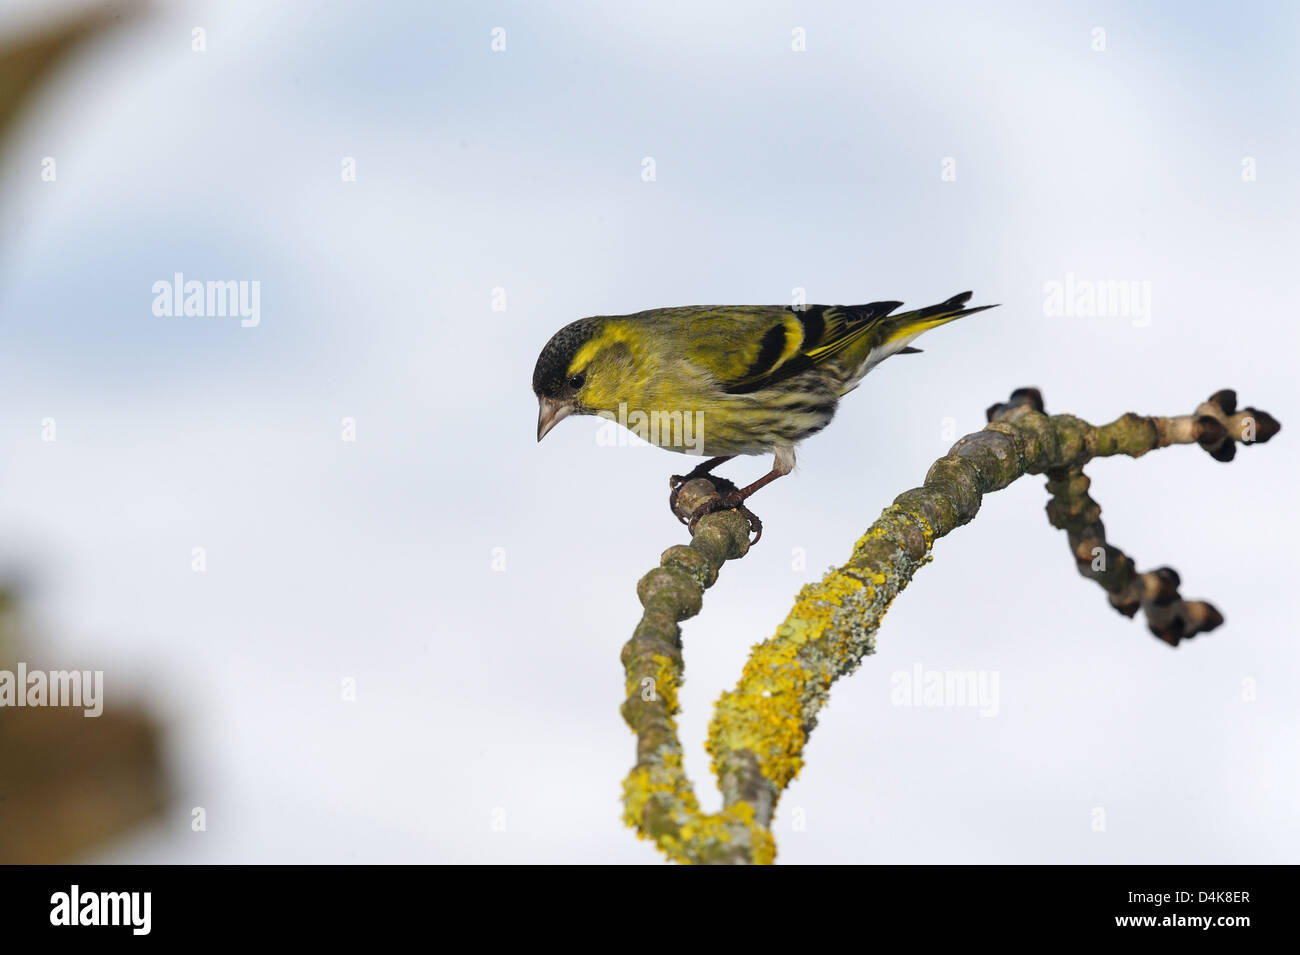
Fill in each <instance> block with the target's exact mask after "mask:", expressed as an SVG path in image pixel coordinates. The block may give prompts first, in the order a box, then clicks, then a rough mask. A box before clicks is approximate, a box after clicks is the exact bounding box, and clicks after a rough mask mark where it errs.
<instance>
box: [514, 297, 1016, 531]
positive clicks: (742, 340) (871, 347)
mask: <svg viewBox="0 0 1300 955" xmlns="http://www.w3.org/2000/svg"><path fill="white" fill-rule="evenodd" d="M970 297H971V293H970V292H963V293H961V294H960V295H954V296H953V297H952V298H950V299H948V300H947V301H946V302H942V303H940V304H938V305H932V306H930V307H929V308H922V309H917V310H916V311H911V312H903V313H901V314H899V315H893V314H891V313H893V312H894V310H895V309H897V308H898V307H899V306H900V305H902V304H903V303H902V302H872V303H871V304H869V305H805V306H780V305H734V306H727V305H707V306H689V307H686V308H656V309H651V310H650V311H648V312H637V313H636V314H635V315H597V316H594V317H592V318H583V319H579V320H578V321H576V322H573V323H571V324H569V325H566V326H565V327H564V328H562V329H560V330H559V331H558V332H556V333H555V335H554V336H553V337H552V338H551V340H550V341H549V342H547V343H546V347H545V348H543V349H542V353H541V355H540V356H538V358H537V367H536V368H535V369H534V370H533V392H534V393H535V394H536V395H537V400H538V404H539V409H538V415H537V440H538V441H540V440H542V438H544V437H546V435H547V433H548V432H549V431H550V430H551V429H552V428H554V427H555V426H556V425H557V424H559V422H560V421H562V420H563V419H564V418H567V417H568V416H569V415H571V414H598V415H601V416H602V417H604V418H607V419H610V420H614V421H618V422H620V423H623V424H624V425H625V426H626V425H627V423H628V422H629V420H630V419H631V418H632V417H633V416H636V420H637V421H638V422H641V423H649V425H650V427H648V428H644V427H639V428H636V429H633V430H635V431H636V432H637V433H638V435H639V436H640V437H642V438H645V439H646V440H648V441H649V442H650V443H652V444H656V445H658V446H659V447H662V448H668V449H669V450H673V451H680V452H683V453H692V454H703V455H708V456H709V460H707V461H705V462H703V463H702V464H700V465H699V466H698V467H696V468H695V469H694V470H693V471H691V472H690V473H689V474H686V475H674V476H673V477H672V478H671V479H670V485H671V487H672V489H673V490H672V498H671V503H672V504H673V505H674V510H675V506H676V502H677V494H678V492H679V491H680V490H681V488H682V486H683V485H684V484H685V482H686V481H688V480H690V479H692V478H697V477H703V476H704V475H707V474H709V473H710V472H711V471H712V470H713V469H714V468H716V467H717V466H718V465H720V464H722V463H723V462H725V461H728V460H730V459H731V458H733V457H735V456H736V455H738V454H765V453H767V454H772V455H773V456H774V460H773V463H772V470H771V471H769V472H768V473H767V474H765V475H763V477H761V478H759V479H758V480H757V481H755V482H754V483H753V484H750V485H748V486H747V487H743V488H739V489H737V488H735V487H734V485H731V484H730V482H724V486H727V487H730V488H731V490H729V491H727V492H726V493H723V494H718V495H716V496H714V497H712V498H710V499H709V500H708V501H706V502H705V503H704V504H701V505H700V506H699V507H698V508H696V509H695V511H694V512H693V513H692V514H691V515H690V517H689V522H690V524H691V526H692V527H694V525H695V522H696V521H698V520H699V519H700V518H701V517H703V516H704V515H705V514H707V513H710V512H712V511H716V510H721V509H725V508H740V509H742V511H743V512H744V513H745V514H746V516H747V517H748V518H749V520H750V523H751V525H752V527H753V530H754V531H755V534H756V536H755V538H754V540H755V542H757V540H758V536H761V534H762V523H761V522H760V521H759V520H758V518H757V517H756V516H755V515H754V514H753V513H752V512H750V511H749V510H748V509H747V508H745V507H744V505H745V501H746V500H747V499H748V498H749V497H750V495H752V494H753V493H754V492H755V491H757V490H759V489H760V488H762V487H764V486H766V485H767V484H770V483H771V482H772V481H775V480H776V479H777V478H779V477H781V476H782V475H784V474H789V473H790V471H791V470H792V469H793V468H794V462H795V455H794V449H795V445H797V444H798V443H799V442H800V441H802V440H803V439H804V438H807V437H809V436H810V435H814V434H816V433H817V432H818V431H820V430H822V428H824V427H826V425H827V424H829V423H830V420H831V418H832V417H834V415H835V409H836V408H837V407H838V406H839V402H840V399H841V398H842V397H844V396H845V395H847V394H848V393H849V392H850V391H852V390H853V389H854V388H856V387H857V386H858V383H859V382H860V381H861V380H862V378H863V376H864V375H866V374H867V372H869V371H870V370H871V369H872V368H874V367H875V366H876V365H878V364H879V363H880V362H882V361H884V360H885V359H886V358H888V357H889V356H891V355H897V354H907V353H909V352H917V351H920V349H918V348H911V347H909V344H910V342H911V341H912V340H913V339H915V338H916V337H917V336H918V335H920V334H921V333H922V332H925V331H928V330H929V329H931V328H934V327H936V326H938V325H944V324H946V323H948V322H951V321H953V320H954V319H957V318H961V317H962V316H963V315H973V314H975V313H976V312H981V311H983V310H984V309H986V308H993V307H994V306H992V305H983V306H980V307H978V308H966V307H965V305H966V302H967V301H969V300H970ZM637 412H639V413H640V414H639V415H636V413H637ZM688 438H689V440H688Z"/></svg>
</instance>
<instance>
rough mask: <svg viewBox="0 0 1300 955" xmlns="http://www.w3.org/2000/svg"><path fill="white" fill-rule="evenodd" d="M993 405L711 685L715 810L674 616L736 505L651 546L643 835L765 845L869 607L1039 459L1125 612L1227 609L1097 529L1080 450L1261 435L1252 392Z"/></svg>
mask: <svg viewBox="0 0 1300 955" xmlns="http://www.w3.org/2000/svg"><path fill="white" fill-rule="evenodd" d="M988 417H989V422H990V423H989V424H988V426H987V427H985V428H984V430H982V431H978V432H975V433H974V434H969V435H967V436H966V437H964V438H962V439H961V440H959V441H958V442H957V443H956V444H955V445H953V447H952V450H950V451H949V452H948V454H947V455H945V456H944V457H942V458H940V459H939V460H938V461H936V462H935V463H934V465H933V466H932V467H931V468H930V471H929V473H928V474H927V475H926V478H925V483H924V484H923V485H922V486H921V487H918V488H913V489H912V490H910V491H905V492H904V493H902V494H900V495H899V496H898V497H897V498H896V499H895V500H894V503H893V504H891V505H890V506H889V507H887V508H885V510H884V512H883V513H882V514H881V515H880V518H879V519H878V520H877V521H876V522H875V523H874V524H872V525H871V527H870V528H868V530H867V532H866V534H864V535H863V536H862V538H861V539H860V540H859V541H858V542H857V544H855V545H854V548H853V553H852V555H851V556H850V557H849V559H848V561H847V562H846V563H845V564H844V565H843V566H841V567H839V568H837V569H835V570H832V571H830V572H828V573H827V574H826V575H825V576H824V577H823V578H822V579H821V580H820V581H819V582H817V583H815V584H808V585H807V586H805V587H804V588H803V589H802V590H801V591H800V592H799V595H798V597H797V599H796V601H795V605H794V608H793V609H792V610H791V611H790V614H789V616H788V617H787V618H786V620H785V622H784V623H783V624H781V626H780V627H779V628H778V629H777V632H776V635H775V636H773V637H771V638H770V639H768V640H767V641H766V642H764V643H762V644H759V645H758V646H756V647H755V648H754V650H753V652H752V654H751V656H750V658H749V660H748V662H747V663H746V665H745V668H744V672H743V674H742V676H741V678H740V682H739V683H738V684H737V686H736V688H735V689H734V690H732V691H730V692H729V693H724V694H723V696H722V698H721V699H719V700H718V703H717V705H716V707H715V709H714V714H713V719H712V721H711V723H710V727H709V741H708V745H707V748H708V751H709V752H710V753H711V754H712V756H713V771H714V774H715V775H716V776H717V779H718V785H719V787H720V788H721V790H722V800H723V808H722V811H721V812H718V813H704V812H701V810H700V807H699V803H698V801H697V800H696V798H695V792H694V789H693V788H692V786H691V783H690V781H689V780H688V779H687V778H686V774H685V772H684V770H683V768H682V747H681V742H680V740H679V739H678V737H677V724H676V721H675V720H674V716H675V715H676V713H677V690H678V688H679V686H680V685H681V681H682V670H683V665H682V644H681V629H680V627H679V626H678V624H679V623H680V622H681V621H682V620H685V619H686V618H688V617H692V616H694V615H695V614H697V613H699V611H700V607H701V605H702V602H703V595H704V591H705V590H707V589H708V588H709V587H710V586H712V585H713V583H714V581H715V580H717V577H718V573H719V571H720V570H721V568H722V565H723V564H724V563H725V562H726V561H728V560H733V559H736V558H739V557H743V556H744V555H745V554H746V553H747V552H748V550H749V527H748V522H747V521H746V520H745V519H744V518H743V517H742V516H741V515H740V514H739V513H738V512H736V511H721V512H718V513H714V514H710V515H708V516H707V517H705V518H703V519H702V520H701V521H700V522H699V523H698V524H697V525H696V528H695V531H694V533H693V535H692V539H691V543H690V544H689V545H677V546H674V547H670V548H668V550H666V551H664V553H663V555H662V557H661V559H660V565H659V567H657V568H655V569H654V570H652V571H650V573H648V574H646V575H645V576H644V577H643V578H642V579H641V581H640V582H639V583H638V584H637V594H638V596H639V597H640V598H641V603H642V605H643V606H644V608H645V613H644V614H643V616H642V618H641V622H640V623H639V624H638V625H637V628H636V630H635V631H634V633H633V635H632V639H631V640H629V641H628V643H627V644H626V645H625V646H624V647H623V656H622V658H623V665H624V667H625V670H626V674H627V694H628V696H627V700H626V701H625V702H624V703H623V707H622V712H623V717H624V719H625V720H626V721H627V723H628V725H629V726H630V727H631V728H632V729H633V731H634V732H635V733H636V734H637V763H636V766H635V768H633V770H632V772H631V773H629V774H628V777H627V779H626V780H625V781H624V783H623V804H624V819H625V821H626V822H627V823H628V825H629V826H631V827H633V828H634V829H636V831H637V835H638V836H640V837H643V838H648V839H652V840H654V842H655V843H656V844H657V845H658V846H659V848H660V849H661V850H662V851H663V852H664V854H665V855H666V856H667V857H668V858H669V859H672V860H675V861H678V862H689V863H737V864H747V863H770V862H772V861H773V859H774V858H775V855H776V844H775V841H774V839H773V837H772V832H771V822H772V816H773V813H774V812H775V810H776V804H777V800H778V799H779V798H780V794H781V792H782V791H783V790H784V789H785V787H786V786H788V785H789V784H790V782H791V780H793V779H794V777H795V776H796V775H797V774H798V772H799V769H800V768H801V766H802V764H803V750H804V746H805V745H806V743H807V740H808V734H809V733H811V732H812V730H813V728H814V727H815V726H816V725H817V712H818V711H819V710H820V709H821V707H822V706H823V705H824V704H825V702H826V700H827V697H828V695H829V692H830V687H831V684H832V683H834V682H835V681H836V680H837V679H839V678H840V677H841V676H844V675H845V674H848V673H852V672H853V671H854V670H855V669H857V667H858V665H859V664H860V663H861V662H862V658H863V657H864V656H866V655H868V654H870V653H872V652H873V651H874V650H875V634H876V630H877V629H878V627H879V626H880V619H881V617H883V616H884V614H885V611H886V610H888V609H889V605H890V603H891V602H892V601H893V599H894V598H895V597H896V596H898V594H899V592H900V591H902V590H903V588H904V587H906V586H907V584H908V582H909V581H911V579H912V575H913V574H915V573H916V571H917V570H919V569H920V567H921V566H922V565H924V564H925V563H926V562H927V561H928V560H929V559H930V549H931V547H932V546H933V545H934V542H935V541H936V540H938V539H939V538H940V537H943V536H944V535H946V534H948V533H950V532H951V531H953V530H954V529H956V528H958V527H960V526H961V525H963V524H966V523H968V522H969V521H971V520H973V519H974V517H975V515H976V514H977V513H978V512H979V508H980V502H981V500H982V498H983V495H985V494H987V493H989V492H991V491H997V490H1000V489H1002V488H1004V487H1006V486H1007V485H1009V484H1011V483H1012V482H1013V481H1015V480H1016V479H1017V478H1020V477H1023V476H1024V475H1026V474H1046V475H1047V476H1048V479H1049V480H1048V485H1047V486H1048V490H1049V492H1051V494H1052V500H1051V501H1050V502H1049V504H1048V518H1049V520H1050V521H1051V522H1052V524H1053V525H1055V526H1057V527H1060V528H1063V529H1064V530H1066V531H1067V533H1068V534H1069V540H1070V547H1071V549H1072V551H1073V553H1074V555H1075V558H1076V560H1077V561H1078V562H1079V570H1080V573H1082V574H1084V575H1085V576H1087V577H1091V578H1092V579H1093V580H1096V581H1097V582H1098V583H1099V584H1100V585H1101V586H1102V587H1103V588H1105V589H1106V591H1107V593H1108V594H1109V595H1110V601H1111V604H1112V605H1113V606H1114V607H1116V609H1118V610H1119V611H1120V612H1121V613H1124V614H1125V615H1127V616H1132V615H1133V614H1134V613H1136V612H1137V610H1138V609H1139V608H1140V609H1141V610H1142V611H1143V613H1144V614H1145V616H1146V618H1147V623H1148V626H1149V627H1150V629H1151V630H1152V632H1153V633H1155V634H1156V635H1157V636H1158V637H1160V638H1161V639H1163V640H1165V641H1166V642H1168V643H1170V644H1172V645H1176V644H1177V643H1178V641H1179V640H1180V639H1184V638H1187V637H1191V636H1194V635H1195V634H1197V633H1203V632H1206V631H1208V630H1212V629H1214V628H1215V627H1217V626H1218V625H1219V624H1221V623H1222V622H1223V617H1222V616H1221V615H1220V614H1219V612H1218V611H1217V610H1215V609H1214V608H1213V607H1212V606H1210V605H1209V604H1207V603H1203V602H1200V601H1184V600H1183V599H1182V598H1181V597H1180V596H1179V595H1178V584H1179V581H1178V575H1177V574H1175V573H1174V572H1173V571H1172V570H1169V569H1168V568H1160V569H1158V570H1155V571H1151V572H1149V573H1145V574H1139V573H1137V571H1136V570H1135V569H1134V567H1133V563H1132V561H1131V559H1130V558H1128V557H1127V556H1126V555H1125V554H1124V553H1123V552H1122V551H1120V550H1119V549H1118V548H1116V547H1113V546H1112V545H1110V544H1108V543H1107V542H1106V537H1105V530H1104V528H1103V527H1102V525H1101V521H1100V520H1099V515H1100V508H1099V507H1098V505H1097V504H1096V502H1095V501H1093V500H1092V498H1091V497H1090V496H1089V495H1088V479H1087V477H1086V476H1084V474H1083V471H1082V468H1083V466H1084V465H1085V464H1087V463H1088V462H1089V461H1091V460H1092V459H1093V458H1097V457H1109V456H1112V455H1117V454H1124V455H1128V456H1130V457H1135V458H1136V457H1141V456H1142V455H1143V454H1145V453H1147V452H1148V451H1152V450H1155V449H1157V448H1163V447H1167V446H1169V445H1173V444H1193V443H1195V444H1199V445H1200V446H1201V447H1202V448H1204V449H1205V450H1206V451H1208V452H1209V453H1210V454H1211V455H1212V456H1213V457H1215V458H1216V459H1217V460H1220V461H1229V460H1231V459H1232V457H1233V455H1234V454H1235V453H1236V443H1237V442H1240V443H1243V444H1251V443H1263V442H1265V441H1267V440H1268V439H1269V438H1271V437H1272V436H1273V435H1274V434H1276V433H1277V432H1278V430H1279V429H1280V425H1279V424H1278V423H1277V421H1276V420H1274V419H1273V418H1272V417H1271V416H1270V415H1268V414H1267V413H1266V412H1262V411H1256V410H1255V409H1253V408H1246V409H1244V410H1243V411H1242V412H1240V413H1238V412H1237V411H1236V396H1235V395H1234V394H1233V393H1232V392H1230V391H1220V392H1218V393H1217V394H1215V395H1214V396H1212V397H1211V398H1210V399H1209V400H1208V401H1206V402H1204V403H1203V404H1201V405H1200V406H1199V407H1198V408H1197V409H1196V411H1195V412H1194V413H1193V414H1191V415H1183V416H1179V417H1173V418H1158V417H1142V416H1139V415H1135V414H1126V415H1124V416H1123V417H1121V418H1119V419H1118V420H1116V421H1113V422H1111V423H1110V424H1107V425H1103V426H1100V427H1095V426H1093V425H1090V424H1088V423H1087V422H1086V421H1083V420H1081V419H1079V418H1076V417H1073V416H1072V415H1053V416H1050V417H1049V416H1048V415H1046V414H1045V413H1044V411H1043V404H1042V398H1041V396H1040V395H1039V393H1038V392H1037V391H1036V390H1034V389H1020V390H1018V391H1016V392H1014V393H1013V394H1012V396H1011V400H1010V401H1008V402H1007V403H1005V404H1000V405H994V406H993V407H992V408H990V409H989V410H988ZM714 492H715V488H714V486H713V484H712V482H710V481H709V480H708V479H707V478H697V479H696V480H693V481H691V482H689V483H687V484H686V486H685V487H684V488H683V489H682V491H681V494H680V497H679V499H678V504H677V512H678V515H679V516H682V515H689V514H690V513H691V512H692V511H693V510H694V509H695V508H696V507H697V506H698V505H699V504H700V503H701V502H702V501H704V500H705V499H706V498H708V497H709V496H710V495H711V494H713V493H714ZM1085 557H1086V559H1085Z"/></svg>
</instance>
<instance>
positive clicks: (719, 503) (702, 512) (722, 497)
mask: <svg viewBox="0 0 1300 955" xmlns="http://www.w3.org/2000/svg"><path fill="white" fill-rule="evenodd" d="M719 483H723V482H721V481H720V482H719ZM725 483H726V484H728V485H730V487H729V488H728V489H726V490H724V489H722V488H719V493H717V494H712V495H710V496H709V497H708V498H706V499H705V501H704V503H703V504H701V505H700V506H699V507H697V508H695V510H693V511H691V515H690V517H689V518H687V519H686V520H684V521H682V523H684V524H686V525H687V526H688V527H689V528H690V529H691V533H692V534H694V533H695V525H696V524H698V523H699V522H700V519H701V518H703V517H705V516H707V515H709V514H713V513H715V512H717V511H730V510H736V511H739V512H740V513H741V516H743V517H744V518H745V520H747V521H749V529H750V530H751V531H753V532H754V539H753V540H751V541H750V542H749V546H750V547H753V546H754V545H755V544H757V543H758V541H759V539H760V538H761V537H762V536H763V522H762V521H761V520H759V518H758V515H757V514H755V513H754V512H753V511H751V510H750V509H749V508H747V507H746V506H745V495H743V494H741V493H740V491H738V490H737V489H736V486H735V485H734V484H732V483H731V482H730V481H725Z"/></svg>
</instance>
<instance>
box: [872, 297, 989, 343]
mask: <svg viewBox="0 0 1300 955" xmlns="http://www.w3.org/2000/svg"><path fill="white" fill-rule="evenodd" d="M973 294H974V293H973V292H962V293H961V294H960V295H954V296H953V297H952V298H950V299H948V300H947V301H946V302H940V303H939V304H938V305H931V306H929V307H928V308H918V309H916V310H915V311H912V312H903V313H902V314H901V315H893V316H891V317H889V318H887V319H885V322H884V328H883V331H884V340H883V341H882V342H881V345H883V346H884V347H885V348H889V347H890V346H895V347H894V348H893V350H892V352H891V353H892V354H897V353H898V352H901V351H904V350H906V348H907V344H908V342H910V341H911V340H912V339H914V338H916V336H918V335H920V334H921V333H922V332H928V331H929V330H930V329H932V328H937V327H939V326H940V325H946V324H948V323H949V322H951V321H954V320H956V319H958V318H962V317H964V316H966V315H974V314H975V313H976V312H982V311H984V310H985V309H986V308H997V306H996V305H979V306H977V307H975V308H967V307H966V303H967V302H969V301H970V297H971V295H973ZM912 350H913V351H915V350H916V349H912Z"/></svg>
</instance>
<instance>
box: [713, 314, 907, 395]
mask: <svg viewBox="0 0 1300 955" xmlns="http://www.w3.org/2000/svg"><path fill="white" fill-rule="evenodd" d="M902 304H903V303H902V302H871V303H870V304H868V305H807V306H803V307H802V308H794V307H789V308H765V309H762V310H761V311H759V310H755V311H754V312H747V313H745V315H744V320H743V321H742V322H740V323H738V324H739V325H741V326H742V327H743V328H744V329H745V335H744V337H743V338H742V339H740V340H739V341H737V342H735V343H734V346H735V347H734V349H733V350H732V352H731V353H730V356H729V358H728V360H727V362H726V366H727V367H725V368H719V369H715V371H717V372H721V373H720V374H718V378H719V380H720V383H721V384H722V386H723V388H724V389H725V390H726V391H728V392H729V393H731V394H746V393H748V392H753V391H759V390H760V389H762V388H766V387H768V386H769V385H772V384H774V383H776V382H778V381H781V380H782V379H784V378H788V377H790V376H791V375H796V374H798V373H799V372H801V371H805V370H807V369H809V368H812V367H813V366H815V365H819V364H821V363H822V362H825V361H828V360H829V359H831V358H834V357H835V356H836V355H838V354H840V353H841V352H843V351H844V350H845V349H846V348H849V347H850V346H852V345H853V344H854V343H856V342H858V341H860V340H861V339H862V338H863V337H864V336H866V335H868V334H870V333H871V331H872V330H873V329H876V328H879V327H880V325H881V323H882V322H883V320H884V319H885V317H886V316H887V315H889V313H890V312H892V311H894V309H896V308H898V307H899V306H900V305H902Z"/></svg>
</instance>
